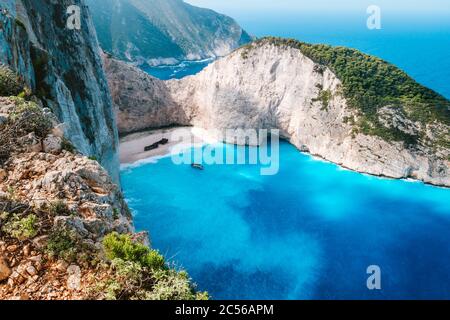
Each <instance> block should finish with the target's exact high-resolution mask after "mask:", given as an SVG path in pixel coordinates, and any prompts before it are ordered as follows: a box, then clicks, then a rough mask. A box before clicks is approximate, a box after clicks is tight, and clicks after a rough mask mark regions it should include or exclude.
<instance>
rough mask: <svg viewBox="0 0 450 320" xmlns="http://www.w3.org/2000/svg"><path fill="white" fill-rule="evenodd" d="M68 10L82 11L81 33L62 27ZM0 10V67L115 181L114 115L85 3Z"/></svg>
mask: <svg viewBox="0 0 450 320" xmlns="http://www.w3.org/2000/svg"><path fill="white" fill-rule="evenodd" d="M70 5H78V6H80V8H81V29H80V30H77V29H74V30H70V29H69V28H67V27H66V22H67V19H68V17H69V14H68V13H67V8H68V7H69V6H70ZM0 7H1V8H2V9H3V10H2V12H1V13H0V19H1V29H2V30H1V31H2V32H0V48H1V49H0V50H2V53H3V54H2V55H1V56H0V62H2V63H4V64H7V65H9V66H11V67H12V68H13V69H14V70H15V71H17V73H18V74H20V75H21V76H22V77H23V78H24V80H25V81H26V82H27V83H28V85H29V87H30V88H31V89H32V90H33V92H36V93H37V95H38V96H39V97H40V98H41V100H42V101H43V102H44V104H45V106H47V107H49V108H51V110H53V112H54V113H55V114H56V116H57V117H58V119H59V120H60V121H61V122H62V123H63V124H62V127H63V129H64V132H65V134H66V136H67V138H69V139H70V140H71V141H72V143H73V144H74V145H75V147H76V148H77V149H78V150H79V151H81V152H82V153H83V154H86V155H89V156H95V157H96V158H98V159H99V161H100V162H101V164H102V165H103V166H104V167H105V168H107V170H108V171H109V173H110V174H111V175H112V177H113V179H114V180H115V181H118V158H117V144H118V137H117V129H116V127H115V118H114V112H113V108H112V102H111V97H110V94H109V91H108V86H107V82H106V79H105V76H104V72H103V68H102V61H101V59H100V55H99V50H98V48H99V45H98V43H97V39H96V33H95V30H94V26H93V24H92V21H91V18H90V15H89V12H88V10H87V8H86V6H85V5H84V1H83V0H75V1H69V0H62V1H57V2H56V1H55V2H52V3H49V1H45V0H6V1H4V2H2V4H0Z"/></svg>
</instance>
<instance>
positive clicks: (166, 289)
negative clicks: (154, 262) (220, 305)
mask: <svg viewBox="0 0 450 320" xmlns="http://www.w3.org/2000/svg"><path fill="white" fill-rule="evenodd" d="M154 277H155V285H154V286H153V289H152V291H150V292H147V293H146V295H145V299H146V300H208V299H209V296H208V293H206V292H198V293H196V292H195V290H194V288H193V286H192V284H191V279H189V276H188V275H187V273H186V272H184V271H181V272H177V271H175V270H166V271H160V272H158V273H155V274H154Z"/></svg>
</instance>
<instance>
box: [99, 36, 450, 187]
mask: <svg viewBox="0 0 450 320" xmlns="http://www.w3.org/2000/svg"><path fill="white" fill-rule="evenodd" d="M377 63H378V62H377ZM383 68H384V67H383ZM107 72H108V78H110V79H111V78H114V77H116V76H117V75H111V74H109V73H110V72H111V70H107ZM121 74H122V75H123V73H121ZM124 76H125V77H126V75H124ZM147 77H149V76H147ZM148 81H151V82H156V83H158V85H157V86H155V87H154V88H157V90H158V91H159V92H158V96H162V95H164V96H168V97H169V100H168V104H167V105H168V106H171V107H167V108H162V107H160V108H159V110H160V111H159V115H158V118H159V119H164V118H165V116H169V115H170V116H171V117H174V114H173V110H174V108H173V107H172V106H173V104H175V105H177V106H178V114H179V115H180V116H181V115H182V116H183V117H185V118H187V119H188V122H189V123H190V124H192V125H195V126H199V127H203V128H206V129H227V128H253V129H259V128H265V129H272V128H273V129H279V130H280V131H281V134H282V136H283V137H285V138H286V139H288V140H289V141H290V142H291V143H292V144H294V145H295V146H297V147H298V148H299V149H300V150H302V151H308V152H310V153H311V154H313V155H317V156H320V157H322V158H324V159H326V160H329V161H331V162H334V163H337V164H339V165H341V166H344V167H347V168H350V169H352V170H356V171H360V172H364V173H369V174H373V175H379V176H386V177H392V178H414V179H418V180H422V181H425V182H427V183H431V184H436V185H442V186H450V169H449V155H450V148H448V141H449V139H450V135H449V126H448V125H447V122H446V120H445V119H446V118H445V117H446V115H445V110H444V111H443V112H444V113H443V114H444V116H443V117H444V118H443V119H444V120H442V121H441V120H439V118H437V119H434V120H433V121H431V120H430V121H429V122H426V123H423V122H420V121H418V120H415V118H414V117H412V116H408V114H407V113H406V111H403V109H401V108H399V107H398V106H396V105H389V104H387V105H385V106H383V107H379V108H377V109H376V111H375V114H372V113H370V120H371V121H374V123H376V124H377V126H375V125H374V124H372V123H371V125H370V126H368V125H367V121H368V120H366V118H367V117H368V114H369V111H361V110H360V109H358V108H357V107H355V106H354V105H352V104H351V103H350V102H349V100H350V98H349V96H347V95H346V94H345V92H346V91H345V86H344V84H343V82H342V81H341V79H339V78H338V77H337V76H336V74H335V73H334V72H333V71H332V70H331V69H330V68H329V67H327V66H325V65H324V64H320V63H317V62H315V61H313V60H312V59H311V58H310V57H308V56H307V55H306V54H304V53H303V52H302V51H301V50H300V49H298V48H295V47H292V46H290V45H286V44H274V43H273V42H272V41H269V40H267V41H260V42H258V43H255V44H253V45H251V46H247V47H245V48H241V49H239V50H237V51H235V52H233V53H232V54H230V55H229V56H227V57H225V58H223V59H220V60H218V61H216V62H215V63H213V64H211V65H210V66H208V67H207V68H206V69H205V70H203V71H202V72H201V73H200V74H198V75H196V76H191V77H187V78H185V79H182V80H171V81H168V82H165V83H160V82H159V81H157V80H155V79H151V80H148ZM380 85H381V83H380ZM161 90H162V91H163V92H161ZM166 90H167V91H166ZM424 90H425V89H424ZM139 91H140V90H139ZM425 92H426V93H427V94H428V95H431V94H430V93H429V91H426V90H425ZM117 94H118V93H117V92H114V94H113V95H114V97H113V98H114V100H116V103H117V104H118V107H119V109H121V110H122V109H126V110H127V112H128V113H129V112H132V113H133V112H134V110H136V109H137V110H139V112H142V111H143V109H144V108H145V107H143V106H132V105H122V104H121V103H122V102H123V101H122V102H121V101H120V100H118V99H117ZM142 94H148V93H144V92H142ZM151 95H152V93H151V91H150V93H149V94H148V96H147V99H151ZM433 101H434V100H433ZM436 101H438V102H439V103H440V102H443V103H444V104H445V103H446V100H445V99H443V98H442V97H437V98H436ZM447 102H448V101H447ZM425 107H428V106H426V105H425V106H424V108H425ZM134 108H135V109H134ZM440 111H441V110H439V112H440ZM432 112H434V111H432V110H430V112H429V113H432ZM120 117H121V116H120V113H119V118H120ZM374 119H375V120H374ZM152 125H153V123H152ZM142 126H146V125H145V124H142ZM367 127H368V128H367ZM375 129H376V130H375ZM409 137H416V140H414V142H411V141H410V140H411V139H409ZM407 138H408V139H407Z"/></svg>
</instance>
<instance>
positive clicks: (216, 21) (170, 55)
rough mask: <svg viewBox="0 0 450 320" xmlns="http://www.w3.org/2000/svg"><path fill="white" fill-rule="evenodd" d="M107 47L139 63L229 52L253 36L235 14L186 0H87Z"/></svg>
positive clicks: (175, 60)
mask: <svg viewBox="0 0 450 320" xmlns="http://www.w3.org/2000/svg"><path fill="white" fill-rule="evenodd" d="M87 3H88V5H89V7H90V9H91V11H92V14H93V19H94V23H95V26H96V28H97V32H98V37H99V41H100V44H101V46H102V48H103V49H104V50H105V51H107V52H110V53H112V54H113V55H114V56H115V57H117V58H119V59H121V60H126V61H131V62H137V63H147V64H150V65H157V64H176V63H177V62H178V61H180V60H198V59H204V58H210V57H216V56H224V55H226V54H228V53H230V52H231V51H232V50H233V49H235V48H237V47H239V46H241V45H243V44H245V43H247V42H249V41H251V37H250V36H249V35H248V34H247V33H246V32H245V31H244V30H242V28H241V27H240V26H239V25H238V24H237V23H236V22H235V21H234V20H233V19H231V18H230V17H227V16H225V15H222V14H219V13H217V12H214V11H212V10H209V9H203V8H198V7H195V6H192V5H190V4H188V3H185V2H184V1H182V0H87Z"/></svg>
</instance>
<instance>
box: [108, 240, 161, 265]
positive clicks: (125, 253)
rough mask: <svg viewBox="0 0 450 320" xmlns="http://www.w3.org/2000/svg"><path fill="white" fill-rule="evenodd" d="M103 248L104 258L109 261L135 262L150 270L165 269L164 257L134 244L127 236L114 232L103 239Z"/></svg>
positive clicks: (138, 244)
mask: <svg viewBox="0 0 450 320" xmlns="http://www.w3.org/2000/svg"><path fill="white" fill-rule="evenodd" d="M103 248H104V250H105V254H106V257H107V258H108V259H110V260H114V259H122V260H124V261H130V262H136V263H139V264H140V265H141V266H142V267H145V268H150V269H164V268H165V261H164V257H163V256H162V255H160V254H159V253H158V251H156V250H151V249H150V248H148V247H146V246H145V245H143V244H141V243H136V242H134V241H133V240H132V239H131V237H130V236H129V235H119V234H118V233H116V232H113V233H110V234H109V235H107V236H106V237H105V238H104V239H103Z"/></svg>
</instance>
